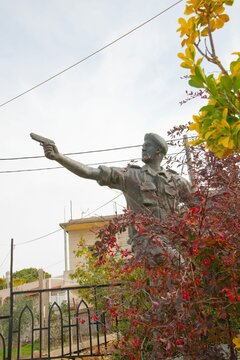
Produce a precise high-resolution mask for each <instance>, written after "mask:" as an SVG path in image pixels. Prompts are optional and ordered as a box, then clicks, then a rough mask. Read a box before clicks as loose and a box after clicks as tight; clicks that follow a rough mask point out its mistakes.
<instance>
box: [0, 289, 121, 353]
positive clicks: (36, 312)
mask: <svg viewBox="0 0 240 360" xmlns="http://www.w3.org/2000/svg"><path fill="white" fill-rule="evenodd" d="M117 288H118V285H115V286H111V285H107V284H106V285H97V286H77V287H76V286H74V287H64V288H60V289H43V290H41V289H39V290H29V291H15V292H14V291H13V292H12V294H11V296H12V301H13V307H12V312H11V313H10V315H8V316H3V317H0V322H1V321H4V322H5V327H3V326H2V327H1V323H0V329H5V333H4V331H2V332H1V333H0V349H1V350H0V360H6V359H9V360H12V359H17V360H18V359H22V360H27V359H36V360H37V359H62V358H66V359H75V358H84V357H88V356H91V357H96V358H97V357H101V356H111V345H109V344H111V343H112V342H113V341H114V340H115V339H116V338H117V336H118V326H117V325H118V322H117V319H114V321H113V320H112V318H111V316H110V314H108V313H107V312H106V311H105V308H104V299H105V298H106V297H107V298H108V299H109V297H111V294H112V295H113V294H115V295H116V291H117ZM56 294H65V300H64V301H62V302H61V303H57V302H56V301H55V302H53V303H51V302H49V299H51V296H50V295H55V297H56ZM84 297H85V298H84ZM60 298H62V297H60ZM19 299H20V300H19ZM86 299H87V300H86ZM10 302H11V299H10ZM16 304H17V305H18V306H17V305H16ZM19 305H20V307H19ZM6 325H7V326H6Z"/></svg>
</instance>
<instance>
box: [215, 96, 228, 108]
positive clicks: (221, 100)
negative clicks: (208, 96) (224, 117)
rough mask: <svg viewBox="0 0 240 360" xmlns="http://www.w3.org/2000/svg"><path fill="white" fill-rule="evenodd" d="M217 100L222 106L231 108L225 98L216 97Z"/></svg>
mask: <svg viewBox="0 0 240 360" xmlns="http://www.w3.org/2000/svg"><path fill="white" fill-rule="evenodd" d="M216 100H217V101H218V102H219V103H220V104H221V105H223V106H224V107H228V106H229V104H228V102H227V100H225V99H224V98H223V97H221V96H218V97H216Z"/></svg>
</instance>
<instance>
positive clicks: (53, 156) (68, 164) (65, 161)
mask: <svg viewBox="0 0 240 360" xmlns="http://www.w3.org/2000/svg"><path fill="white" fill-rule="evenodd" d="M30 135H31V137H32V139H34V140H36V141H38V142H40V144H41V145H42V146H43V149H44V153H45V156H46V157H47V158H48V159H50V160H55V161H57V162H58V163H59V164H60V165H62V166H63V167H65V168H66V169H68V170H69V171H71V172H73V173H74V174H76V175H78V176H80V177H83V178H86V179H93V180H98V179H99V176H100V170H99V169H96V168H92V167H90V166H87V165H84V164H82V163H80V162H78V161H75V160H72V159H70V158H69V157H67V156H65V155H63V154H61V153H60V152H59V151H58V148H57V146H56V145H55V143H54V141H53V140H50V139H47V138H44V137H42V136H40V135H37V134H33V133H31V134H30Z"/></svg>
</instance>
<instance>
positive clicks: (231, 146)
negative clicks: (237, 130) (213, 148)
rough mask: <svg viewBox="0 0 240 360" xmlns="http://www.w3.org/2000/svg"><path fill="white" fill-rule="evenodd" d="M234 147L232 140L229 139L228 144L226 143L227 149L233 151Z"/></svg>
mask: <svg viewBox="0 0 240 360" xmlns="http://www.w3.org/2000/svg"><path fill="white" fill-rule="evenodd" d="M234 147H235V146H234V142H233V140H232V139H230V140H229V143H228V148H229V149H234Z"/></svg>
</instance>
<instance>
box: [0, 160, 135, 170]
mask: <svg viewBox="0 0 240 360" xmlns="http://www.w3.org/2000/svg"><path fill="white" fill-rule="evenodd" d="M135 160H140V158H136V159H125V160H115V161H105V162H100V163H92V164H86V165H87V166H92V165H105V164H114V163H119V162H124V161H135ZM56 169H64V167H63V166H52V167H46V168H36V169H19V170H3V171H0V174H11V173H20V172H31V171H42V170H56Z"/></svg>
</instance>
